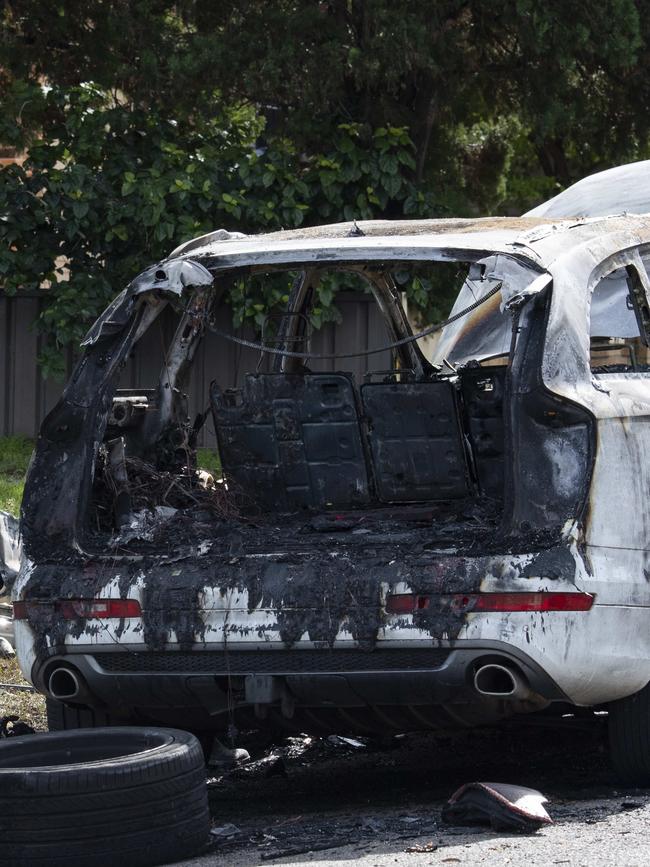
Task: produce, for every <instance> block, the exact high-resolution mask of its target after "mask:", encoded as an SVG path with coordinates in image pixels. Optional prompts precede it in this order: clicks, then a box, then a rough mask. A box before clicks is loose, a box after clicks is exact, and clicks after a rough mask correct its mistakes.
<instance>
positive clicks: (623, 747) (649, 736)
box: [608, 685, 650, 786]
mask: <svg viewBox="0 0 650 867" xmlns="http://www.w3.org/2000/svg"><path fill="white" fill-rule="evenodd" d="M608 711H609V749H610V756H611V760H612V764H613V766H614V770H615V771H616V773H617V775H618V776H619V777H620V778H621V780H623V781H624V782H626V783H630V784H633V785H638V786H647V785H649V784H650V685H648V686H646V687H644V688H643V689H642V690H641V691H640V692H637V693H635V694H634V695H630V696H627V698H623V699H620V700H619V701H615V702H612V703H611V704H610V705H609V708H608Z"/></svg>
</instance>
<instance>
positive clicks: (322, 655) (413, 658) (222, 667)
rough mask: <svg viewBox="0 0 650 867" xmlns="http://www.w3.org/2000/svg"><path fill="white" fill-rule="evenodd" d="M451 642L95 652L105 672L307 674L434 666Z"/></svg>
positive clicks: (438, 664)
mask: <svg viewBox="0 0 650 867" xmlns="http://www.w3.org/2000/svg"><path fill="white" fill-rule="evenodd" d="M449 653H450V651H449V649H448V648H431V647H417V648H411V649H409V648H392V649H390V650H388V649H386V650H381V649H375V650H373V651H372V652H368V651H362V650H354V649H351V650H301V651H299V652H297V651H294V650H272V651H249V650H228V651H227V652H224V651H211V650H206V651H189V652H183V651H173V650H164V651H153V652H148V653H128V652H126V653H125V652H113V651H111V652H109V653H98V654H95V655H94V657H93V658H94V660H95V662H96V663H97V665H99V666H100V668H102V669H103V670H104V671H107V672H115V673H117V672H124V673H127V672H133V673H140V672H142V673H144V672H147V673H156V672H159V673H164V674H166V673H169V672H202V673H212V674H233V675H237V674H293V673H296V674H298V673H299V674H308V673H314V674H317V673H324V672H327V673H330V672H337V673H339V672H341V673H346V674H350V673H352V672H363V671H372V672H378V671H413V670H416V669H418V670H421V671H430V670H432V669H436V668H441V667H442V666H443V665H444V663H445V662H446V660H447V657H448V656H449Z"/></svg>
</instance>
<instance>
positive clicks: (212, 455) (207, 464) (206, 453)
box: [196, 449, 222, 479]
mask: <svg viewBox="0 0 650 867" xmlns="http://www.w3.org/2000/svg"><path fill="white" fill-rule="evenodd" d="M196 465H197V467H198V468H199V469H200V470H207V471H208V472H209V473H212V475H213V476H214V478H215V479H220V478H221V475H222V472H221V459H220V458H219V452H218V451H217V450H216V449H197V450H196Z"/></svg>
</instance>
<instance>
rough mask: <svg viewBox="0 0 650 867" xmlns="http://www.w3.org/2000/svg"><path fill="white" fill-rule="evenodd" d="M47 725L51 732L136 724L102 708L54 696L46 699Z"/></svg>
mask: <svg viewBox="0 0 650 867" xmlns="http://www.w3.org/2000/svg"><path fill="white" fill-rule="evenodd" d="M45 711H46V713H47V727H48V729H49V730H50V731H51V732H60V731H68V730H70V729H95V728H97V727H98V726H114V725H128V724H129V723H131V724H132V725H133V724H134V722H133V721H131V720H119V719H117V718H116V717H113V716H111V715H110V714H107V713H105V712H104V711H101V710H96V709H95V708H92V707H86V706H85V705H80V704H77V705H69V704H64V703H63V702H62V701H56V699H53V698H46V699H45Z"/></svg>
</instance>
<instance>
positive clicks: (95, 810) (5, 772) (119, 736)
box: [0, 726, 210, 867]
mask: <svg viewBox="0 0 650 867" xmlns="http://www.w3.org/2000/svg"><path fill="white" fill-rule="evenodd" d="M0 817H1V818H0V823H1V824H2V826H3V827H2V835H1V836H2V858H1V860H2V864H3V867H25V865H27V864H29V865H30V867H32V865H33V867H125V865H128V867H152V865H156V864H165V863H169V862H172V861H180V860H182V859H184V858H190V857H192V856H194V855H197V854H199V853H200V852H201V851H202V850H203V849H204V847H205V845H206V843H207V842H208V840H209V831H210V816H209V811H208V799H207V787H206V777H205V767H204V761H203V752H202V750H201V746H200V744H199V742H198V741H197V739H196V738H195V737H194V736H193V735H191V734H190V733H189V732H184V731H179V730H176V729H159V728H148V727H142V728H136V727H127V726H124V727H107V728H96V729H78V730H77V731H62V732H49V733H45V734H36V735H25V736H22V737H16V738H8V739H7V740H5V741H3V742H2V743H0Z"/></svg>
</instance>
